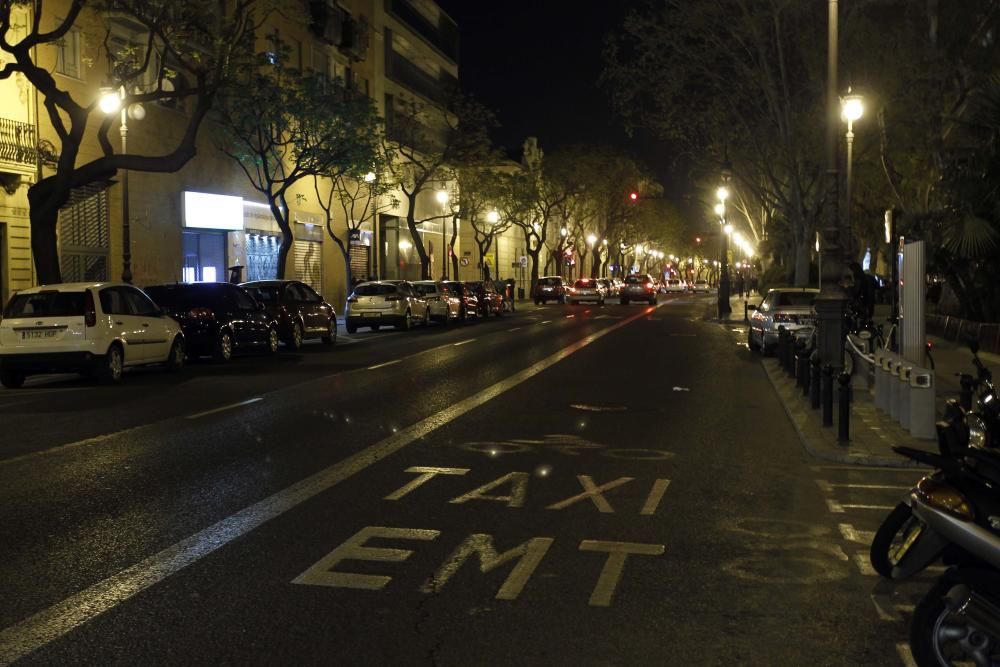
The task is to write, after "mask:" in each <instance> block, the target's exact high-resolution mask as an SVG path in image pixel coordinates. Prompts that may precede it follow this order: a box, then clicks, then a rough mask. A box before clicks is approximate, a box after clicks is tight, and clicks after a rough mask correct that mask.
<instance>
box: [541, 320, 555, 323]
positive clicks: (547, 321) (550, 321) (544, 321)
mask: <svg viewBox="0 0 1000 667" xmlns="http://www.w3.org/2000/svg"><path fill="white" fill-rule="evenodd" d="M551 323H552V320H542V321H541V322H539V324H551Z"/></svg>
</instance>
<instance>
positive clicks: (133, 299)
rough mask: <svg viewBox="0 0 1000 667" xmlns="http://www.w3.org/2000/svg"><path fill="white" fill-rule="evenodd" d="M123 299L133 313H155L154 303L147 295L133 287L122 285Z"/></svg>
mask: <svg viewBox="0 0 1000 667" xmlns="http://www.w3.org/2000/svg"><path fill="white" fill-rule="evenodd" d="M121 290H122V292H124V294H125V300H126V301H127V302H128V308H129V312H131V313H132V314H133V315H139V316H143V315H155V314H156V310H157V308H156V304H155V303H153V302H152V301H150V300H149V297H148V296H146V295H145V294H143V293H142V292H140V291H139V290H137V289H136V288H134V287H122V288H121Z"/></svg>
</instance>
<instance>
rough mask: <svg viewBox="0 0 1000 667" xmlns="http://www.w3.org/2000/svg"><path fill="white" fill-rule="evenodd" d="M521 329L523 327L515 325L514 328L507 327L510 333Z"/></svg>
mask: <svg viewBox="0 0 1000 667" xmlns="http://www.w3.org/2000/svg"><path fill="white" fill-rule="evenodd" d="M520 330H521V327H514V328H513V329H507V332H508V333H512V332H514V331H520Z"/></svg>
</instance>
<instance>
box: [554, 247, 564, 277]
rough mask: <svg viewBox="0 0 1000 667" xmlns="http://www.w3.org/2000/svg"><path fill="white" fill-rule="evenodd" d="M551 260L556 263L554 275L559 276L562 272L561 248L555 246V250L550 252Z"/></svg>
mask: <svg viewBox="0 0 1000 667" xmlns="http://www.w3.org/2000/svg"><path fill="white" fill-rule="evenodd" d="M552 261H553V262H555V263H556V275H558V276H561V275H562V274H563V251H562V248H556V252H554V253H552Z"/></svg>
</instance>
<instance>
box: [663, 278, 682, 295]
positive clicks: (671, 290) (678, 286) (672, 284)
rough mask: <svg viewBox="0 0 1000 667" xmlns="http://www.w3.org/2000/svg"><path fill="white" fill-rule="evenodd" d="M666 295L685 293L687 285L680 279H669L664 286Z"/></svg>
mask: <svg viewBox="0 0 1000 667" xmlns="http://www.w3.org/2000/svg"><path fill="white" fill-rule="evenodd" d="M666 288H667V294H677V293H683V292H686V291H687V285H686V284H685V283H684V281H683V280H681V279H680V278H670V279H668V280H667V284H666Z"/></svg>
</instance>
